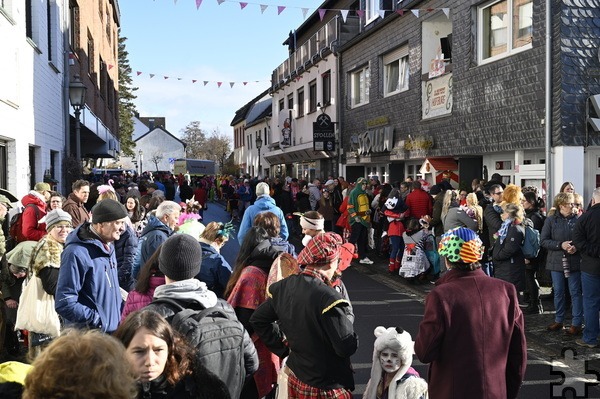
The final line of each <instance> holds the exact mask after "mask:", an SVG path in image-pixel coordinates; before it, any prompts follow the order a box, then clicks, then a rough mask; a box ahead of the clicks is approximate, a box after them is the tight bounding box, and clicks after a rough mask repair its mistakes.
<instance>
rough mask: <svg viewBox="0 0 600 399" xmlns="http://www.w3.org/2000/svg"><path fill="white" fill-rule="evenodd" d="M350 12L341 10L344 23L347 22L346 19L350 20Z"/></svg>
mask: <svg viewBox="0 0 600 399" xmlns="http://www.w3.org/2000/svg"><path fill="white" fill-rule="evenodd" d="M349 11H350V10H340V13H342V20H343V21H344V23H345V22H346V18H348V12H349Z"/></svg>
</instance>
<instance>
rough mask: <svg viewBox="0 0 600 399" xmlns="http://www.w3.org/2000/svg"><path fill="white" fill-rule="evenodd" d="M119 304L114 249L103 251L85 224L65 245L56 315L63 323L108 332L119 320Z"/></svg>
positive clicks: (109, 248) (113, 329)
mask: <svg viewBox="0 0 600 399" xmlns="http://www.w3.org/2000/svg"><path fill="white" fill-rule="evenodd" d="M121 302H122V298H121V292H120V289H119V279H118V275H117V260H116V258H115V249H114V246H113V245H112V244H109V245H108V248H107V247H106V246H105V245H104V244H103V243H102V241H100V239H99V238H98V237H97V236H96V235H95V234H93V233H92V232H91V230H90V223H89V222H85V223H83V224H82V225H81V226H79V227H77V228H76V229H75V230H74V231H73V232H72V233H71V234H69V236H68V237H67V241H66V242H65V249H64V251H63V252H62V255H61V261H60V271H59V274H58V283H57V286H56V296H55V309H56V312H57V313H58V314H59V315H60V316H61V317H62V318H63V319H64V320H65V323H66V324H71V325H75V326H76V327H81V328H86V327H87V328H98V329H100V330H102V331H104V332H107V333H112V332H113V331H115V330H116V329H117V326H118V325H119V321H120V320H121Z"/></svg>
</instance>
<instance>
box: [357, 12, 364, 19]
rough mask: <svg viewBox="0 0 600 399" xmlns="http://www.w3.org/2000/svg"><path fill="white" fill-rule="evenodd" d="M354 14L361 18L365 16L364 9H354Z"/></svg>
mask: <svg viewBox="0 0 600 399" xmlns="http://www.w3.org/2000/svg"><path fill="white" fill-rule="evenodd" d="M356 15H358V16H359V18H362V17H364V16H365V10H356Z"/></svg>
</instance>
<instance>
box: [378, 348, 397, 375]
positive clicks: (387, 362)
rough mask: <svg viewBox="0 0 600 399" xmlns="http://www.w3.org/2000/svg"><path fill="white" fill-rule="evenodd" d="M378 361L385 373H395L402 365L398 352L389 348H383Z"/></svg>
mask: <svg viewBox="0 0 600 399" xmlns="http://www.w3.org/2000/svg"><path fill="white" fill-rule="evenodd" d="M379 361H380V362H381V368H383V370H384V371H385V372H386V373H395V372H396V371H398V369H399V368H400V366H402V361H401V360H400V356H398V352H394V351H392V350H390V349H384V350H382V351H381V353H380V354H379Z"/></svg>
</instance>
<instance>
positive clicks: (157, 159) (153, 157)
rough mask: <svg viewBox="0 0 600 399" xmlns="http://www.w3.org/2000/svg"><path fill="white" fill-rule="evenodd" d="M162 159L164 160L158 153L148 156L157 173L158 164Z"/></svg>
mask: <svg viewBox="0 0 600 399" xmlns="http://www.w3.org/2000/svg"><path fill="white" fill-rule="evenodd" d="M163 158H164V156H163V154H162V153H161V152H160V151H155V152H153V153H152V155H151V156H150V162H152V163H153V164H154V166H156V171H157V172H158V164H159V163H160V161H162V160H163Z"/></svg>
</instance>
